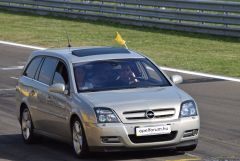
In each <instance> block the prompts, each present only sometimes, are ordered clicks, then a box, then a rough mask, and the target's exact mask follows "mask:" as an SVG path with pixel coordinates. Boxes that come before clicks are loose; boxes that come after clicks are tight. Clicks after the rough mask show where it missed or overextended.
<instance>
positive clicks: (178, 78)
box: [171, 75, 183, 84]
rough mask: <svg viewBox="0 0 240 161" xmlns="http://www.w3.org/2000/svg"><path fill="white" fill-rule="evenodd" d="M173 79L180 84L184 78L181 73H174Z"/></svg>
mask: <svg viewBox="0 0 240 161" xmlns="http://www.w3.org/2000/svg"><path fill="white" fill-rule="evenodd" d="M171 80H172V82H173V83H174V84H180V83H182V82H183V78H182V76H180V75H172V76H171Z"/></svg>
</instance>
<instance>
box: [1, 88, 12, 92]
mask: <svg viewBox="0 0 240 161" xmlns="http://www.w3.org/2000/svg"><path fill="white" fill-rule="evenodd" d="M14 90H16V88H8V89H0V92H1V91H14Z"/></svg>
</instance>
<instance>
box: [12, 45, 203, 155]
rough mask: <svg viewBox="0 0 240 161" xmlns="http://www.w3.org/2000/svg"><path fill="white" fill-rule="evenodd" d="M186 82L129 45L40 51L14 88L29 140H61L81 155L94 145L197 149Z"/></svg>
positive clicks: (194, 108) (192, 104) (97, 148)
mask: <svg viewBox="0 0 240 161" xmlns="http://www.w3.org/2000/svg"><path fill="white" fill-rule="evenodd" d="M181 81H182V77H181V76H177V75H174V76H172V77H171V79H169V78H168V77H167V76H166V74H164V72H163V71H161V70H160V69H159V68H158V67H157V66H156V65H155V64H154V63H153V62H152V61H151V60H150V59H149V58H147V57H145V56H143V55H141V54H138V53H136V52H133V51H130V50H128V49H125V48H115V47H81V48H66V49H47V50H41V51H35V52H33V53H32V54H31V56H30V58H29V60H28V63H27V65H26V66H25V68H24V70H23V73H22V76H21V77H20V78H19V81H18V84H17V89H16V90H17V96H16V100H17V112H18V113H17V116H18V119H19V121H20V124H21V130H22V136H23V139H24V141H25V143H28V144H30V143H32V142H33V141H34V139H35V138H36V137H35V136H36V134H40V135H45V136H48V137H52V138H56V139H61V140H64V141H66V142H69V143H71V144H72V145H73V149H74V152H75V153H76V154H77V156H79V157H82V156H84V155H85V154H86V153H87V152H89V151H118V150H140V149H141V150H142V149H146V150H149V149H163V148H174V149H176V150H181V151H190V150H194V149H195V148H196V146H197V141H198V135H199V128H200V123H199V122H200V119H199V113H198V108H197V105H196V103H195V101H194V99H193V98H192V97H190V96H189V95H188V94H186V93H185V92H184V91H182V90H181V89H179V88H178V87H177V86H176V85H175V84H176V83H180V82H181Z"/></svg>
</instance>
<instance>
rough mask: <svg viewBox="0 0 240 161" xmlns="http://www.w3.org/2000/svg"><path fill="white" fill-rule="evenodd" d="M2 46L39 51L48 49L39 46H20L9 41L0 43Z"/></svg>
mask: <svg viewBox="0 0 240 161" xmlns="http://www.w3.org/2000/svg"><path fill="white" fill-rule="evenodd" d="M0 44H5V45H12V46H18V47H24V48H30V49H37V50H44V49H46V48H42V47H38V46H32V45H24V44H18V43H13V42H8V41H0Z"/></svg>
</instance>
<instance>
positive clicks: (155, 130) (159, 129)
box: [136, 125, 171, 136]
mask: <svg viewBox="0 0 240 161" xmlns="http://www.w3.org/2000/svg"><path fill="white" fill-rule="evenodd" d="M169 133H171V126H170V125H161V126H153V127H138V128H136V136H147V135H161V134H169Z"/></svg>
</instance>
